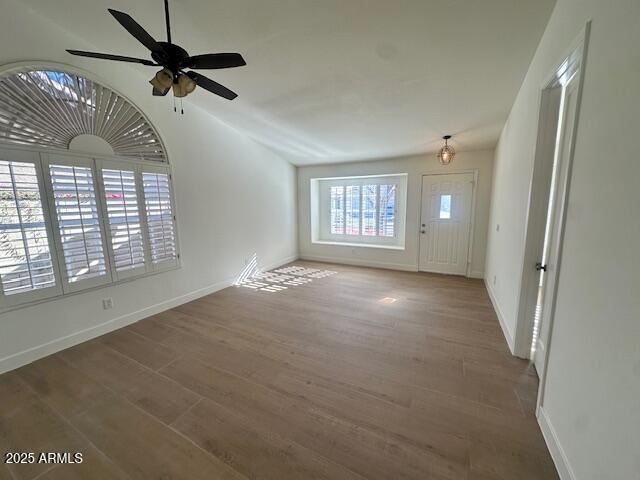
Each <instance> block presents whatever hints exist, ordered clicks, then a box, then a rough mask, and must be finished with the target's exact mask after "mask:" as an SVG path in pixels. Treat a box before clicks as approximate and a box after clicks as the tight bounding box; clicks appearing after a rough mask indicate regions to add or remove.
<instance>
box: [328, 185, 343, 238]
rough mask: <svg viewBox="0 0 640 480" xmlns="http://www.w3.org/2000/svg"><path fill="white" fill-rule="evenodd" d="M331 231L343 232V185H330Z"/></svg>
mask: <svg viewBox="0 0 640 480" xmlns="http://www.w3.org/2000/svg"><path fill="white" fill-rule="evenodd" d="M330 199H331V233H333V234H343V233H344V208H343V205H344V187H342V186H339V187H331V191H330Z"/></svg>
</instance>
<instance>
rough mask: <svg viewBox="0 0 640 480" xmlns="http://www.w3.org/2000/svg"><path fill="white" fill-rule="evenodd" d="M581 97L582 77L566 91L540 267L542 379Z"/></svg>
mask: <svg viewBox="0 0 640 480" xmlns="http://www.w3.org/2000/svg"><path fill="white" fill-rule="evenodd" d="M577 94H578V76H577V75H574V76H573V78H572V79H571V80H570V81H569V83H568V84H567V85H566V86H565V87H564V91H563V100H562V111H561V113H560V115H561V117H562V118H561V122H560V125H559V128H558V133H557V135H558V138H557V141H556V153H555V161H554V166H553V170H554V171H553V176H552V179H551V186H550V192H549V204H548V207H547V208H548V211H547V222H546V226H545V235H544V246H543V251H542V258H541V259H540V262H539V263H538V265H537V266H536V268H538V269H539V272H540V281H539V288H538V301H537V304H536V318H535V321H534V335H533V339H534V342H535V346H534V355H533V362H534V365H535V367H536V371H537V372H538V375H539V376H540V377H542V375H543V373H544V367H545V358H546V354H547V346H548V339H549V327H550V323H551V322H550V320H551V315H552V314H553V309H554V303H555V288H556V281H557V275H558V253H559V248H560V243H561V238H560V230H561V229H560V224H559V222H560V220H561V218H562V215H561V209H562V208H563V199H564V196H565V186H566V181H567V174H568V172H567V168H568V165H569V161H568V157H569V154H570V144H571V134H572V132H573V123H574V121H575V110H576V105H577Z"/></svg>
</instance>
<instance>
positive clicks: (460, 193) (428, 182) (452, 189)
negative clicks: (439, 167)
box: [419, 173, 474, 275]
mask: <svg viewBox="0 0 640 480" xmlns="http://www.w3.org/2000/svg"><path fill="white" fill-rule="evenodd" d="M473 183H474V182H473V174H472V173H453V174H443V175H424V176H423V177H422V213H421V219H420V259H419V269H420V271H423V272H436V273H448V274H454V275H466V273H467V259H468V253H469V234H470V230H471V202H472V197H473Z"/></svg>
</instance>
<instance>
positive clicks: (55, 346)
mask: <svg viewBox="0 0 640 480" xmlns="http://www.w3.org/2000/svg"><path fill="white" fill-rule="evenodd" d="M297 259H298V255H293V256H290V257H287V258H285V259H282V260H280V261H278V262H274V263H273V264H271V265H266V266H264V267H263V268H264V269H265V270H271V269H273V268H278V267H280V266H282V265H286V264H287V263H291V262H293V261H295V260H297ZM235 281H236V278H230V279H226V280H223V281H221V282H217V283H214V284H212V285H208V286H206V287H203V288H199V289H197V290H194V291H192V292H189V293H186V294H184V295H180V296H178V297H174V298H171V299H169V300H165V301H164V302H161V303H157V304H155V305H151V306H149V307H146V308H143V309H141V310H137V311H135V312H132V313H128V314H126V315H122V316H120V317H116V318H113V319H111V320H108V321H106V322H104V323H101V324H99V325H94V326H92V327H89V328H86V329H84V330H80V331H79V332H75V333H72V334H71V335H67V336H64V337H60V338H56V339H55V340H51V341H49V342H46V343H43V344H42V345H38V346H36V347H32V348H29V349H27V350H23V351H22V352H18V353H14V354H12V355H9V356H7V357H4V358H1V359H0V374H2V373H5V372H8V371H10V370H15V369H16V368H20V367H22V366H23V365H27V364H28V363H31V362H35V361H36V360H39V359H41V358H44V357H46V356H48V355H52V354H54V353H57V352H59V351H61V350H64V349H66V348H70V347H73V346H74V345H78V344H79V343H82V342H86V341H88V340H91V339H93V338H96V337H99V336H100V335H104V334H106V333H109V332H112V331H114V330H117V329H119V328H122V327H126V326H127V325H131V324H132V323H135V322H138V321H140V320H142V319H144V318H147V317H150V316H152V315H156V314H158V313H161V312H164V311H165V310H169V309H171V308H175V307H177V306H179V305H182V304H184V303H188V302H191V301H193V300H196V299H198V298H200V297H204V296H205V295H211V294H212V293H215V292H217V291H218V290H222V289H223V288H227V287H230V286H231V285H233V283H234V282H235Z"/></svg>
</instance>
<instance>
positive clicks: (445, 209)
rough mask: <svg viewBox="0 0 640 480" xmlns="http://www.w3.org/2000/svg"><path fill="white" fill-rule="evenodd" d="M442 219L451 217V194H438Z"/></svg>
mask: <svg viewBox="0 0 640 480" xmlns="http://www.w3.org/2000/svg"><path fill="white" fill-rule="evenodd" d="M439 218H442V219H449V218H451V195H440V216H439Z"/></svg>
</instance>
